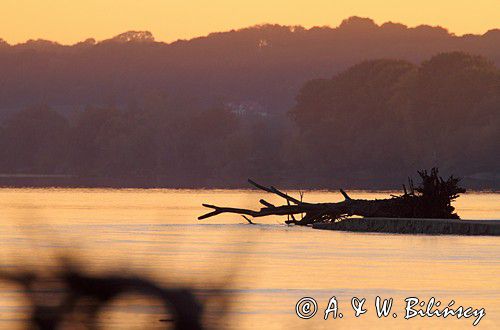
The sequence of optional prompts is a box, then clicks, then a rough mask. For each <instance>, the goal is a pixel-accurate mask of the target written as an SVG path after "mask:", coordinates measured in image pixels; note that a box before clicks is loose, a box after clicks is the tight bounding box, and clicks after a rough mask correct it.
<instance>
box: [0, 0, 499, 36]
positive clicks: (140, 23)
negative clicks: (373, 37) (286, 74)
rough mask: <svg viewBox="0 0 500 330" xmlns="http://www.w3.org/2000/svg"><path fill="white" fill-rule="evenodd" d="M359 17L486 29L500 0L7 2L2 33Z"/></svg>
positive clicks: (0, 20) (212, 28) (181, 31)
mask: <svg viewBox="0 0 500 330" xmlns="http://www.w3.org/2000/svg"><path fill="white" fill-rule="evenodd" d="M353 15H357V16H362V17H371V18H373V19H374V20H375V22H377V23H379V24H380V23H383V22H386V21H393V22H400V23H404V24H406V25H409V26H416V25H419V24H429V25H441V26H443V27H446V28H448V29H449V30H450V31H451V32H454V33H456V34H458V35H461V34H465V33H476V34H482V33H484V32H486V31H487V30H489V29H492V28H500V0H473V1H471V0H412V1H408V0H406V1H405V0H342V1H339V0H286V1H285V0H276V1H273V0H252V1H246V0H245V1H239V0H212V1H190V0H184V1H182V0H181V1H171V0H0V38H2V39H4V40H6V41H7V42H9V43H18V42H24V41H26V40H27V39H37V38H42V39H49V40H55V41H58V42H61V43H64V44H72V43H75V42H78V41H82V40H84V39H86V38H89V37H93V38H96V39H97V40H102V39H107V38H110V37H113V36H114V35H117V34H119V33H121V32H125V31H128V30H149V31H151V32H153V34H154V35H155V37H156V40H161V41H174V40H176V39H186V38H192V37H196V36H202V35H206V34H208V33H210V32H216V31H225V30H229V29H233V28H234V29H237V28H241V27H247V26H250V25H255V24H261V23H279V24H287V25H303V26H306V27H311V26H315V25H330V26H337V25H338V24H339V23H340V22H341V21H342V20H343V19H344V18H347V17H349V16H353Z"/></svg>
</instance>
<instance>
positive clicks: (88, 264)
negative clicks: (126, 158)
mask: <svg viewBox="0 0 500 330" xmlns="http://www.w3.org/2000/svg"><path fill="white" fill-rule="evenodd" d="M350 195H351V196H352V197H355V198H384V197H387V196H388V195H389V193H388V192H384V193H370V192H351V193H350ZM261 197H263V194H262V193H261V192H255V191H235V190H231V191H229V190H163V189H158V190H140V189H131V190H128V189H125V190H113V189H109V190H107V189H0V218H1V222H0V265H1V267H2V268H1V269H2V270H3V271H13V270H16V269H20V268H22V267H30V268H35V269H38V270H40V271H41V272H45V271H50V270H54V269H57V268H58V267H59V266H58V262H57V261H58V258H60V257H62V256H72V257H73V258H74V259H76V260H79V261H81V262H82V265H84V266H82V267H84V269H85V270H86V271H88V272H95V273H101V272H103V271H110V270H118V271H120V272H121V273H130V274H142V275H143V276H147V277H148V278H151V279H154V280H155V281H158V282H160V283H163V284H165V285H166V284H167V283H171V282H175V283H176V284H178V285H185V286H190V287H194V288H196V289H197V292H200V294H201V295H202V296H206V299H208V306H209V308H208V309H209V313H208V314H209V315H208V318H217V315H219V314H218V313H219V312H218V309H217V308H216V307H213V306H212V305H210V301H211V300H210V299H211V298H210V294H208V293H207V292H210V290H211V289H214V288H223V290H222V293H223V296H224V297H225V298H226V302H227V304H228V307H227V309H226V313H225V317H224V319H223V321H222V324H223V325H225V326H226V327H228V328H231V329H264V328H266V329H308V328H332V327H336V328H358V327H365V326H368V325H369V326H370V327H371V328H394V329H398V328H401V327H403V326H404V327H406V328H409V329H418V328H428V327H435V328H470V327H471V324H472V321H473V319H460V320H457V319H450V318H448V319H436V318H433V319H421V318H419V319H411V320H404V318H403V316H404V306H405V305H404V298H406V297H410V296H416V297H419V298H421V299H428V298H430V297H432V296H434V297H436V298H437V299H439V300H441V301H442V302H443V303H444V304H447V303H448V302H449V301H450V300H451V299H454V300H455V301H456V302H457V305H464V306H466V307H468V306H473V307H476V308H479V307H484V308H485V309H486V316H485V317H484V318H483V320H482V321H481V323H480V327H481V328H485V329H488V328H498V325H499V324H500V259H499V256H500V240H499V238H498V237H460V236H426V235H395V234H362V233H347V232H333V231H319V230H313V229H310V228H298V227H287V226H284V225H283V224H282V222H283V218H278V217H276V218H269V219H263V220H261V221H262V223H260V224H258V225H255V226H252V225H249V224H247V223H246V222H245V220H244V219H242V218H240V217H239V216H237V215H224V216H220V217H216V218H213V219H210V220H205V221H204V222H199V221H197V220H196V218H197V216H199V215H200V214H203V213H204V212H205V210H204V209H203V207H201V206H200V205H201V203H202V202H210V203H213V204H216V205H217V204H219V205H232V206H239V207H248V208H258V207H259V206H258V200H259V198H261ZM266 197H269V198H266V199H268V200H269V201H271V202H273V201H274V202H280V201H279V200H276V199H273V197H272V196H268V195H266ZM340 197H341V196H340V194H338V193H336V192H306V194H305V199H306V200H307V201H313V202H314V201H318V202H319V201H336V200H340ZM499 202H500V194H488V193H481V194H474V193H471V194H466V195H464V196H462V197H460V198H459V200H458V201H457V202H456V204H455V206H456V207H457V211H458V213H459V214H460V215H461V217H462V218H464V219H500V203H499ZM377 295H380V296H382V297H383V298H389V297H392V298H394V307H393V311H394V312H397V313H398V317H397V318H392V317H390V318H388V319H386V320H385V319H381V320H379V319H377V318H376V316H375V311H374V298H375V297H376V296H377ZM304 296H310V297H314V298H315V299H316V300H317V301H318V304H319V308H320V310H319V312H318V314H317V315H316V316H315V317H314V318H313V319H311V320H300V319H298V318H297V316H296V315H295V313H294V309H295V303H296V302H297V301H298V300H299V299H300V298H301V297H304ZM331 296H336V297H337V299H338V301H339V306H340V307H339V308H340V312H342V313H343V314H344V318H343V319H336V320H331V319H330V320H328V321H324V320H322V315H321V312H322V310H324V308H326V305H327V302H328V299H329V298H330V297H331ZM353 296H357V297H360V298H361V297H366V298H367V303H366V308H367V309H368V312H367V314H365V315H363V316H362V317H360V318H355V317H354V316H353V312H352V309H351V308H350V299H351V297H353ZM28 312H29V308H28V305H27V302H26V299H25V298H23V295H22V293H21V291H20V289H19V288H16V287H13V286H12V285H9V284H7V283H0V328H2V329H4V328H5V329H17V328H22V326H23V320H24V319H25V318H26V317H27V316H26V315H27V313H28ZM160 318H163V315H162V314H161V313H160V311H159V307H158V304H157V303H155V302H154V301H153V302H150V301H147V302H145V301H143V299H141V298H140V297H132V296H130V297H125V298H124V299H121V300H120V301H117V302H116V303H115V304H114V305H113V306H111V307H110V308H109V310H108V311H106V312H105V313H103V315H102V316H101V320H102V322H103V324H105V325H106V327H109V328H117V329H122V328H127V327H130V328H134V327H136V328H138V329H147V328H155V327H160V326H162V324H161V323H160V322H158V320H159V319H160ZM75 322H77V321H75ZM75 324H76V323H73V324H72V326H71V327H70V328H74V327H75Z"/></svg>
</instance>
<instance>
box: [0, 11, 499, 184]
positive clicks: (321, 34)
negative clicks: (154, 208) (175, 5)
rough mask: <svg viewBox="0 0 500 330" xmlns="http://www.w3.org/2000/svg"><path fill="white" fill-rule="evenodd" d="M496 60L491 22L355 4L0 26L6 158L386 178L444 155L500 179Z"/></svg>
mask: <svg viewBox="0 0 500 330" xmlns="http://www.w3.org/2000/svg"><path fill="white" fill-rule="evenodd" d="M499 64H500V30H492V31H489V32H488V33H486V34H484V35H482V36H475V35H466V36H462V37H457V36H454V35H451V34H449V33H448V32H447V31H446V30H444V29H442V28H436V27H428V26H420V27H416V28H408V27H406V26H404V25H401V24H395V23H385V24H383V25H381V26H378V25H376V24H375V23H374V22H373V21H371V20H369V19H363V18H357V17H353V18H350V19H347V20H345V21H344V22H343V23H342V24H341V25H340V26H339V27H337V28H329V27H317V28H312V29H308V30H307V29H304V28H302V27H288V26H278V25H265V26H258V27H252V28H247V29H242V30H238V31H230V32H223V33H214V34H211V35H209V36H207V37H203V38H197V39H192V40H189V41H177V42H175V43H171V44H165V43H159V42H155V41H154V39H153V36H152V35H151V34H150V33H148V32H127V33H124V34H121V35H119V36H117V37H115V38H113V39H110V40H105V41H101V42H96V41H94V40H91V39H90V40H87V41H85V42H82V43H79V44H76V45H73V46H63V45H58V44H55V43H52V42H48V41H41V40H38V41H29V42H27V43H25V44H19V45H8V44H6V43H3V42H2V41H1V40H0V72H1V77H0V173H4V174H66V175H71V176H76V177H82V178H98V180H97V181H96V182H99V183H100V184H102V185H107V184H108V183H109V184H110V185H122V186H164V187H204V186H206V187H208V186H211V187H213V186H217V187H235V186H244V185H245V179H246V178H248V177H252V178H255V179H260V180H266V181H270V182H273V183H276V184H280V185H282V186H289V187H299V186H300V187H304V188H336V187H338V186H339V185H343V186H344V187H346V188H388V187H394V183H400V182H401V181H402V180H404V178H406V175H408V174H411V173H414V172H415V170H417V169H422V168H430V167H432V166H439V167H440V168H441V171H442V172H444V174H448V173H450V174H451V173H454V174H456V175H459V176H464V177H465V179H466V181H467V183H468V185H469V186H471V187H474V188H492V189H498V188H499V187H500V173H499V168H500V157H499V152H498V141H500V130H499V127H500V70H499V69H498V66H499ZM4 176H5V175H4ZM9 182H10V181H8V180H7V179H5V178H3V179H2V178H0V184H9ZM55 184H58V183H57V182H56V183H55ZM84 185H85V184H84Z"/></svg>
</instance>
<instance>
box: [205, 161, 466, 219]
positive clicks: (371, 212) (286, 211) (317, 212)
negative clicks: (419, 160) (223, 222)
mask: <svg viewBox="0 0 500 330" xmlns="http://www.w3.org/2000/svg"><path fill="white" fill-rule="evenodd" d="M418 173H419V175H420V178H421V179H422V183H421V184H420V186H418V187H416V188H415V187H414V186H413V181H412V180H411V179H409V180H408V181H409V182H408V183H409V190H407V188H406V186H405V185H403V194H402V195H399V196H392V197H391V198H388V199H379V200H377V199H376V200H364V199H353V198H351V197H350V196H349V195H348V194H347V193H346V192H345V191H344V190H342V189H340V193H341V194H342V195H343V196H344V200H343V201H341V202H337V203H307V202H304V201H302V199H301V200H299V199H296V198H294V197H292V196H290V195H288V194H286V193H284V192H282V191H281V190H278V189H276V188H275V187H272V186H271V187H266V186H262V185H260V184H258V183H256V182H254V181H252V180H248V182H249V183H250V184H251V185H253V186H254V187H256V188H258V189H261V190H264V191H266V192H269V193H273V194H276V195H278V196H280V197H282V198H284V199H285V200H286V203H287V204H286V205H280V206H275V205H273V204H271V203H269V202H267V201H266V200H264V199H261V200H260V203H261V204H262V205H263V206H264V207H262V208H261V209H260V210H258V211H255V210H249V209H241V208H233V207H220V206H215V205H210V204H203V206H205V207H207V208H210V209H213V211H211V212H209V213H207V214H204V215H202V216H200V217H199V218H198V219H199V220H203V219H207V218H210V217H213V216H216V215H219V214H222V213H235V214H239V215H242V216H244V218H245V219H246V220H247V221H248V222H249V223H253V222H252V221H251V220H250V219H249V218H248V217H247V216H251V217H254V218H257V217H264V216H269V215H282V216H284V215H286V216H288V220H287V221H285V223H287V224H295V225H303V226H307V225H311V224H314V223H328V222H335V221H338V220H342V219H344V218H347V217H349V216H353V215H356V216H362V217H366V218H372V217H378V218H441V219H459V217H458V215H457V214H455V213H453V211H454V208H453V207H452V206H451V202H452V201H453V200H455V199H456V198H457V197H458V196H459V194H460V193H464V192H465V189H463V188H461V187H459V186H458V183H459V181H460V179H459V178H454V177H453V176H451V177H449V178H448V180H446V181H445V180H443V179H442V178H441V177H439V176H438V170H437V169H436V168H433V169H432V170H431V172H430V174H429V173H428V172H427V171H425V170H424V171H420V172H418ZM298 214H305V215H304V216H303V217H302V218H301V219H300V220H297V219H296V218H295V216H296V215H298Z"/></svg>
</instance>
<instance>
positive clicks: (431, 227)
mask: <svg viewBox="0 0 500 330" xmlns="http://www.w3.org/2000/svg"><path fill="white" fill-rule="evenodd" d="M312 228H313V229H320V230H337V231H350V232H363V233H392V234H427V235H465V236H500V220H455V219H419V218H350V219H345V220H342V221H338V222H334V223H315V224H313V226H312Z"/></svg>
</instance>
